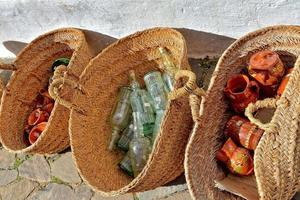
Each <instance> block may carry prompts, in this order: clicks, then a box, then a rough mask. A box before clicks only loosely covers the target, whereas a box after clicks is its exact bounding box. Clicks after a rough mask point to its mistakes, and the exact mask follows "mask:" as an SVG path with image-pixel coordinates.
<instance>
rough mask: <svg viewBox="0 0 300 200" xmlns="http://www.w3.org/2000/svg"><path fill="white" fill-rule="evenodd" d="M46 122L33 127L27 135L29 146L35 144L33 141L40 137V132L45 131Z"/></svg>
mask: <svg viewBox="0 0 300 200" xmlns="http://www.w3.org/2000/svg"><path fill="white" fill-rule="evenodd" d="M46 125H47V122H42V123H39V124H38V125H36V126H34V127H33V128H32V129H31V131H30V133H29V142H30V144H33V143H35V141H36V140H37V139H38V138H39V137H40V135H41V134H42V132H43V131H44V130H45V128H46Z"/></svg>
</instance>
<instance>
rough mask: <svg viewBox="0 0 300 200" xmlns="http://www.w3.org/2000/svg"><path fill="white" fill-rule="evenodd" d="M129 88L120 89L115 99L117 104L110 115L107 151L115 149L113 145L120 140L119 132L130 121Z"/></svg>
mask: <svg viewBox="0 0 300 200" xmlns="http://www.w3.org/2000/svg"><path fill="white" fill-rule="evenodd" d="M130 94H131V89H130V87H121V88H120V90H119V94H118V97H117V103H116V105H115V108H114V110H113V112H112V115H111V121H110V123H111V127H112V137H111V141H110V144H109V147H108V148H109V150H113V149H114V148H115V144H116V143H117V141H118V140H119V138H120V132H121V131H123V130H124V129H125V128H126V127H127V126H128V123H129V122H130V119H131V113H132V111H131V106H130Z"/></svg>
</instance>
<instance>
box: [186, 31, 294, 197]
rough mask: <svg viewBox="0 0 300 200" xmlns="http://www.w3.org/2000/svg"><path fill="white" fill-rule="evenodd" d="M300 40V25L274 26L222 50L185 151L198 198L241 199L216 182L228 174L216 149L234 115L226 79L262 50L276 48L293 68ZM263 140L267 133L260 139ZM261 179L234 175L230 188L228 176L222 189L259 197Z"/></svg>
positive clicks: (191, 179)
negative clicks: (227, 96) (219, 162)
mask: <svg viewBox="0 0 300 200" xmlns="http://www.w3.org/2000/svg"><path fill="white" fill-rule="evenodd" d="M299 42H300V27H295V26H274V27H268V28H265V29H261V30H258V31H256V32H253V33H250V34H248V35H246V36H244V37H243V38H241V39H239V40H237V41H236V42H235V43H233V44H232V45H231V46H230V47H229V48H228V49H227V50H226V51H225V52H224V53H223V55H222V57H221V58H220V60H219V62H218V64H217V68H216V70H215V72H214V74H213V77H212V79H211V82H210V85H209V89H208V91H207V98H205V100H204V101H202V103H201V110H200V115H201V122H200V123H199V124H197V125H196V127H195V129H194V132H193V134H192V136H191V139H190V141H189V144H188V147H187V150H186V160H185V168H186V176H187V182H188V186H189V189H190V191H191V194H192V196H193V197H194V198H195V199H200V197H201V196H202V195H203V192H204V193H205V195H206V197H207V198H208V199H238V198H240V197H237V196H235V195H233V194H232V193H229V192H225V191H221V190H220V189H218V188H216V181H218V182H222V180H223V179H224V178H225V177H226V175H227V174H228V172H226V171H224V168H223V167H222V166H221V165H220V164H218V163H217V161H216V159H215V155H216V152H217V151H218V150H219V149H220V148H221V146H222V144H223V143H224V141H225V138H224V133H223V130H224V127H225V124H226V122H227V121H228V119H229V118H230V117H231V116H232V113H231V112H230V111H229V107H228V101H227V100H226V99H225V97H224V93H223V91H224V87H225V85H226V82H227V80H228V79H230V78H231V77H232V76H233V75H235V74H237V73H240V72H241V70H242V69H243V68H245V67H247V65H248V61H249V58H250V57H251V55H253V54H254V53H255V52H257V51H260V50H263V49H269V50H272V51H276V52H277V53H278V54H279V55H280V58H281V60H282V61H283V63H284V64H285V66H286V67H292V66H293V65H294V63H295V61H296V58H297V57H298V56H299V55H300V48H299ZM264 139H265V136H263V137H262V139H261V141H263V140H264ZM266 142H268V141H266ZM269 142H272V141H269ZM259 145H260V144H259ZM259 178H260V177H254V176H253V178H251V177H250V178H249V177H247V178H241V177H233V179H234V181H235V186H234V187H231V188H230V187H229V185H227V183H228V179H226V181H223V182H222V184H223V186H224V187H222V189H226V187H227V186H228V187H227V190H229V189H228V188H230V191H231V192H233V193H235V194H238V195H239V196H242V197H244V198H248V199H258V198H259V195H258V191H257V185H256V184H257V181H259ZM231 183H232V182H230V181H229V184H231ZM225 186H226V187H225ZM231 186H232V185H231Z"/></svg>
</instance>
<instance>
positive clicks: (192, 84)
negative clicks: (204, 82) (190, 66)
mask: <svg viewBox="0 0 300 200" xmlns="http://www.w3.org/2000/svg"><path fill="white" fill-rule="evenodd" d="M182 77H188V81H187V82H186V84H185V85H184V86H183V87H181V88H178V89H175V90H173V91H172V92H170V93H169V94H168V98H169V99H170V100H174V99H177V98H180V97H182V96H185V95H188V94H194V95H196V96H198V97H202V96H205V91H204V90H203V89H202V88H199V87H198V86H197V84H196V75H195V73H193V72H192V71H189V70H179V71H178V72H177V73H176V74H175V80H178V79H179V78H182Z"/></svg>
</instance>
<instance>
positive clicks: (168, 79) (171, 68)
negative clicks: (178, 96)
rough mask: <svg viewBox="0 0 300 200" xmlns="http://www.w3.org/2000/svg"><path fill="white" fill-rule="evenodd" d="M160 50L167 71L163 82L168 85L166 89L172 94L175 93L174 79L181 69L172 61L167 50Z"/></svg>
mask: <svg viewBox="0 0 300 200" xmlns="http://www.w3.org/2000/svg"><path fill="white" fill-rule="evenodd" d="M158 50H159V53H160V56H161V59H162V63H163V66H164V69H165V72H164V73H163V80H164V82H165V84H166V88H167V90H168V92H170V91H173V89H174V83H175V80H174V78H175V74H176V72H177V71H178V70H179V68H178V67H177V66H176V65H175V64H174V62H173V61H172V58H171V55H170V53H169V52H168V51H167V49H166V48H163V47H159V48H158Z"/></svg>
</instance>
